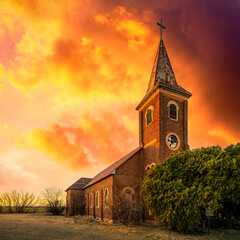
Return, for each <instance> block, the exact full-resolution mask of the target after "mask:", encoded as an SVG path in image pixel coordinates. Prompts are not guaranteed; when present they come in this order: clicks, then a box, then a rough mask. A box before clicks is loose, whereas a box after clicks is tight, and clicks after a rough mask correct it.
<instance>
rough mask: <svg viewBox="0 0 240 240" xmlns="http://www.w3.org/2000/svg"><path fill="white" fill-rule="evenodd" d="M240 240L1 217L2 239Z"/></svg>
mask: <svg viewBox="0 0 240 240" xmlns="http://www.w3.org/2000/svg"><path fill="white" fill-rule="evenodd" d="M11 239H24V240H25V239H26V240H27V239H31V240H36V239H44V240H47V239H52V240H53V239H54V240H56V239H71V240H75V239H78V240H89V239H90V240H110V239H111V240H125V239H128V240H143V239H144V240H150V239H161V240H205V239H212V240H215V239H222V240H230V239H231V240H240V231H234V230H227V231H226V230H225V231H223V230H218V231H217V230H214V231H212V232H211V235H210V236H207V235H201V236H200V235H199V236H197V235H195V236H193V235H183V234H179V233H176V232H173V231H169V230H166V229H164V228H161V227H159V226H143V225H137V226H132V227H126V226H121V225H111V224H105V223H99V222H96V221H93V220H90V219H88V218H86V217H82V216H75V217H68V216H50V215H47V214H37V213H35V214H0V240H11Z"/></svg>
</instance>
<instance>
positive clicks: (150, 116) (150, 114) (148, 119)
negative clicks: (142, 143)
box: [146, 106, 153, 125]
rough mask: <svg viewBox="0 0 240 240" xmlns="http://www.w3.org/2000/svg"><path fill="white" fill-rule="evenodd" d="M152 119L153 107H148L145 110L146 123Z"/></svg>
mask: <svg viewBox="0 0 240 240" xmlns="http://www.w3.org/2000/svg"><path fill="white" fill-rule="evenodd" d="M152 121H153V107H152V106H151V107H149V108H148V109H147V111H146V125H148V124H150V123H151V122H152Z"/></svg>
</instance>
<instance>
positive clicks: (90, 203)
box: [89, 194, 92, 207]
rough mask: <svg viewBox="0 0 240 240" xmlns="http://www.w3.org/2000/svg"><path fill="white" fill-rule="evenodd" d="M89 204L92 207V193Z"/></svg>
mask: <svg viewBox="0 0 240 240" xmlns="http://www.w3.org/2000/svg"><path fill="white" fill-rule="evenodd" d="M89 205H90V207H92V194H90V198H89Z"/></svg>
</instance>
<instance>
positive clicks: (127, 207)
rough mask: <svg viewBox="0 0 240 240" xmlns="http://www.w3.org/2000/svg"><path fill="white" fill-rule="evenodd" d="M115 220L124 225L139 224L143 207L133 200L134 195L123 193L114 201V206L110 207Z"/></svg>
mask: <svg viewBox="0 0 240 240" xmlns="http://www.w3.org/2000/svg"><path fill="white" fill-rule="evenodd" d="M110 208H111V209H112V213H113V216H114V219H115V220H117V221H119V222H121V223H122V224H124V225H129V224H131V223H133V222H138V221H139V219H140V214H141V210H142V207H141V205H140V204H138V203H137V201H135V200H134V199H133V196H132V194H129V193H128V192H122V193H120V194H118V195H116V196H115V197H114V199H113V204H111V205H110Z"/></svg>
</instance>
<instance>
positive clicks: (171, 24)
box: [0, 0, 240, 193]
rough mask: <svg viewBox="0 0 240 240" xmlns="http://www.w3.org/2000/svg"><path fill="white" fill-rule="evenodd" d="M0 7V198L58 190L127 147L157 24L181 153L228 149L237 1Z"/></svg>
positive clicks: (233, 132)
mask: <svg viewBox="0 0 240 240" xmlns="http://www.w3.org/2000/svg"><path fill="white" fill-rule="evenodd" d="M0 4H1V5H0V84H1V85H0V86H1V88H0V193H3V192H5V191H11V190H12V189H15V188H17V189H25V190H26V191H34V192H36V193H37V192H41V191H42V190H43V189H44V188H46V187H49V186H57V187H61V188H63V189H66V188H67V187H68V186H69V185H71V184H72V183H73V182H75V181H76V180H77V179H78V178H80V177H82V176H84V177H93V176H94V175H95V174H97V173H98V172H99V171H101V170H102V169H103V168H105V167H107V166H108V165H109V164H111V163H113V162H115V161H116V160H118V159H119V158H121V157H122V156H124V155H125V154H127V153H128V152H130V151H131V150H133V149H134V148H136V147H137V146H138V112H137V111H136V110H135V107H136V106H137V104H138V103H139V102H140V101H141V99H142V98H143V97H144V95H145V93H146V90H147V85H148V81H149V78H150V74H151V69H152V65H153V61H154V57H155V54H156V50H157V47H158V42H159V27H158V26H157V25H156V22H157V21H159V19H160V18H161V17H162V18H163V23H164V25H165V26H166V30H164V33H163V38H164V42H165V46H166V48H167V51H168V55H169V57H170V61H171V64H172V66H173V69H174V72H175V76H176V79H177V82H178V84H179V85H181V86H182V87H184V88H185V89H187V90H188V91H190V92H191V93H192V94H193V96H192V97H191V98H190V100H189V145H190V148H191V149H193V148H197V147H201V146H210V145H217V144H219V145H221V146H222V147H225V146H227V145H229V144H232V143H236V142H238V141H239V139H240V124H239V119H240V111H239V103H240V94H239V92H240V57H239V56H240V27H239V23H240V2H239V0H229V1H222V0H201V1H200V0H178V1H177V0H171V1H170V0H159V1H149V2H148V1H144V0H133V1H130V0H128V1H127V0H122V1H120V0H119V1H118V0H115V1H110V0H98V1H93V0H92V1H90V0H89V1H87V0H86V1H84V0H81V1H80V0H79V1H77V0H72V1H56V0H15V1H14V0H12V1H11V0H9V1H1V3H0Z"/></svg>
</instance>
